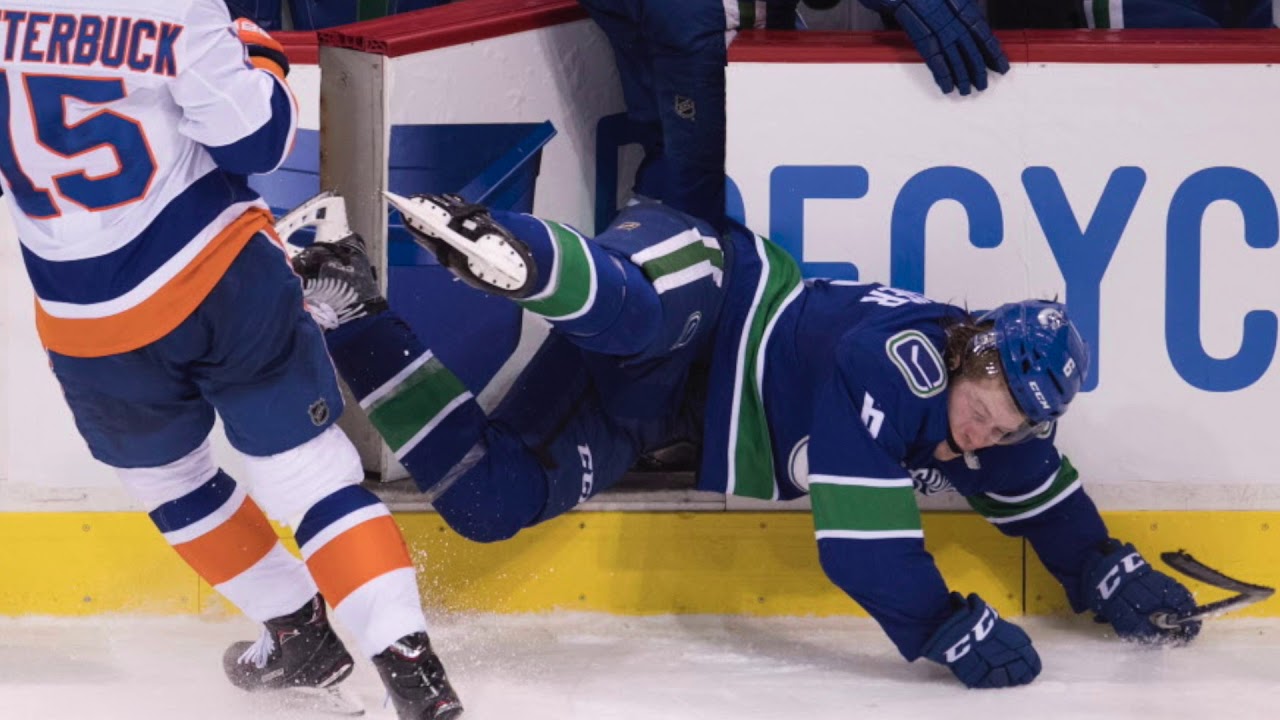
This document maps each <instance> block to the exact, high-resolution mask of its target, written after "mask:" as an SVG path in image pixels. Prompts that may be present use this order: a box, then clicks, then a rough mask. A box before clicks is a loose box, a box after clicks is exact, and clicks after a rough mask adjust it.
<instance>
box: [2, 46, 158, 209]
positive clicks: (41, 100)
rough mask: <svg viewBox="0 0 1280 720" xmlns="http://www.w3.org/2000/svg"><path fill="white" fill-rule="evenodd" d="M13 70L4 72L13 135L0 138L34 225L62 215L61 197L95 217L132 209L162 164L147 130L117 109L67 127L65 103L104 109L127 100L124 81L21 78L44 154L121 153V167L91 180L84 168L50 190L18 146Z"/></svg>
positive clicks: (12, 183)
mask: <svg viewBox="0 0 1280 720" xmlns="http://www.w3.org/2000/svg"><path fill="white" fill-rule="evenodd" d="M8 81H9V78H8V73H6V72H4V71H0V122H3V123H4V125H5V127H6V129H7V132H5V135H4V137H3V138H0V172H3V173H4V177H5V180H7V181H8V183H9V187H10V188H11V189H12V191H13V196H14V200H15V201H17V203H18V206H19V207H20V208H22V212H23V213H25V214H26V215H27V216H28V217H30V218H32V219H35V220H45V219H49V218H55V217H58V216H59V215H61V214H62V211H61V209H60V208H59V206H58V203H57V200H56V199H55V196H56V197H62V198H65V199H66V200H69V201H71V202H72V203H75V204H76V205H79V206H80V207H82V208H84V209H86V210H88V211H90V212H101V211H103V210H110V209H111V208H116V207H120V206H121V205H127V204H129V203H132V202H136V201H137V200H139V199H141V198H142V197H143V196H144V195H146V193H147V189H148V188H149V187H150V185H151V180H152V179H153V178H154V177H155V174H156V161H155V158H154V157H153V156H152V154H151V146H150V145H149V144H148V143H147V137H146V135H145V134H144V133H143V131H142V126H141V125H140V124H139V123H138V121H136V120H134V119H133V118H129V117H126V116H124V115H121V114H119V113H116V112H113V111H111V110H107V109H102V110H98V111H97V112H94V113H91V114H89V115H88V116H86V117H84V118H83V119H82V120H80V121H79V122H77V123H75V124H68V123H67V101H68V100H79V101H81V102H83V103H88V104H90V105H100V104H103V103H109V102H112V101H114V100H119V99H120V98H122V97H124V96H125V87H124V80H122V79H120V78H88V77H67V76H64V75H23V76H22V84H23V87H24V88H25V90H26V95H27V99H28V101H29V103H30V107H31V120H32V124H33V125H34V127H35V135H36V137H35V140H36V143H37V144H38V145H40V146H41V147H42V148H44V149H45V150H47V151H49V152H50V153H52V154H54V155H56V156H58V157H61V158H66V159H68V160H71V159H74V158H77V157H79V156H81V155H84V154H86V153H90V152H93V151H94V150H98V149H100V148H107V149H109V150H111V151H112V152H113V153H115V158H116V165H117V169H116V170H115V171H114V172H109V173H106V174H103V175H98V176H96V177H95V176H91V175H89V174H88V172H87V171H86V169H85V168H84V167H79V168H73V169H71V170H69V171H68V172H65V173H61V174H58V175H54V176H52V177H51V178H50V182H51V183H52V185H53V188H52V189H48V188H41V187H37V186H36V184H35V183H34V182H32V180H31V178H30V177H28V176H27V174H26V172H25V171H24V170H23V169H22V162H21V161H20V159H19V158H18V154H17V150H16V148H15V146H14V142H13V131H14V126H13V123H12V122H11V120H12V112H13V106H14V103H13V102H12V99H11V97H10V91H9V82H8Z"/></svg>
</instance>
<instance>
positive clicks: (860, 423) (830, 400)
mask: <svg viewBox="0 0 1280 720" xmlns="http://www.w3.org/2000/svg"><path fill="white" fill-rule="evenodd" d="M847 344H848V343H844V342H842V350H841V352H839V356H840V357H843V358H846V359H847V360H846V361H844V362H839V363H837V365H838V366H837V367H836V368H835V370H834V372H833V373H832V376H831V377H830V378H829V379H828V381H827V382H826V384H825V387H823V389H822V391H821V394H820V396H819V400H818V402H817V407H816V417H815V421H814V425H813V430H812V433H811V435H810V442H809V468H810V472H809V492H810V495H811V500H812V505H813V518H814V527H815V532H816V536H817V541H818V556H819V559H820V561H821V563H822V568H823V570H824V571H825V572H826V574H827V576H828V577H829V578H830V579H831V581H832V582H833V583H835V584H836V585H837V586H839V587H840V588H841V589H842V590H844V591H845V592H846V593H848V594H849V595H850V596H851V597H852V598H853V599H854V600H856V601H857V602H858V604H860V605H862V607H863V608H865V609H866V610H867V612H868V613H870V614H871V616H872V617H873V618H875V620H876V621H877V622H878V623H880V626H881V627H882V628H884V631H885V632H886V633H887V634H888V635H889V637H890V639H891V640H893V642H894V644H895V645H897V647H898V650H899V652H901V653H902V655H903V657H905V658H906V659H907V660H915V659H916V658H918V657H922V656H923V657H928V658H929V659H931V660H934V661H937V662H941V663H943V664H945V665H947V666H948V667H950V668H951V669H952V671H953V672H955V674H956V676H957V677H959V678H960V679H961V680H962V681H963V682H964V683H965V684H967V685H969V686H970V687H1001V686H1005V685H1020V684H1023V683H1027V682H1030V681H1031V680H1032V679H1033V678H1035V676H1036V674H1037V673H1039V670H1040V661H1039V658H1038V656H1036V653H1035V650H1034V649H1032V647H1031V641H1030V639H1029V638H1028V637H1027V636H1026V634H1025V633H1023V632H1022V630H1021V629H1019V628H1018V627H1017V626H1015V625H1013V624H1012V623H1009V622H1007V621H1005V620H1003V619H1001V618H999V616H998V615H996V614H995V611H994V610H992V609H991V608H990V607H988V606H987V605H986V603H985V602H983V601H982V600H981V598H979V597H978V596H977V595H970V596H969V597H968V598H964V597H962V596H960V595H959V594H958V593H957V594H952V593H950V592H948V589H947V585H946V583H945V582H944V581H943V579H942V575H941V573H939V572H938V568H937V565H936V564H935V563H934V561H933V557H932V556H931V555H930V554H929V552H928V551H927V550H926V549H925V547H924V532H923V529H922V526H921V523H920V510H919V507H918V506H917V504H916V500H915V494H914V490H913V487H912V480H911V477H910V476H909V475H908V474H907V473H906V471H905V470H904V469H903V467H902V465H901V462H900V460H899V458H901V457H902V456H903V454H904V447H903V441H902V437H901V432H902V431H901V429H900V427H901V426H900V425H899V422H898V418H896V417H895V416H894V413H895V410H897V409H898V408H897V407H895V406H896V403H894V402H893V399H892V397H890V395H892V392H890V393H888V394H887V395H886V397H882V398H877V397H875V395H874V394H873V393H872V392H871V391H870V390H868V389H867V388H866V387H864V385H863V383H862V382H860V381H859V380H857V379H856V378H859V377H862V376H864V375H865V374H864V373H860V372H859V371H858V369H857V368H856V367H854V365H855V364H856V362H857V361H856V360H854V359H850V358H856V357H858V353H859V350H857V349H855V348H852V347H844V346H846V345H847ZM907 424H910V421H908V423H907Z"/></svg>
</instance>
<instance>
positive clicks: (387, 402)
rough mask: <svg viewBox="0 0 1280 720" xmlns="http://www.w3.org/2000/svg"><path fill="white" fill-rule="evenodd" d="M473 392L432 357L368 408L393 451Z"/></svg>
mask: <svg viewBox="0 0 1280 720" xmlns="http://www.w3.org/2000/svg"><path fill="white" fill-rule="evenodd" d="M469 394H470V393H468V392H467V389H466V388H465V387H464V386H463V385H462V382H461V381H460V380H458V377H457V376H456V375H454V374H453V373H452V372H451V371H450V370H449V368H447V367H445V366H444V365H443V364H442V363H441V362H440V360H439V359H438V358H435V357H432V358H431V359H430V360H428V361H427V362H425V363H423V364H422V367H420V368H418V369H417V370H416V371H414V373H413V374H412V375H410V376H409V377H407V378H405V380H404V382H402V383H400V384H399V385H398V386H396V387H395V388H394V389H392V390H391V392H389V393H387V394H386V395H384V396H383V397H381V398H379V399H378V401H377V402H376V403H374V404H373V406H372V407H370V408H368V413H369V420H370V421H371V422H372V423H373V426H374V427H375V428H377V429H378V433H379V434H381V435H382V438H383V439H384V440H386V441H387V445H389V446H390V447H391V449H392V450H394V451H397V452H398V451H399V450H400V448H402V447H404V445H405V443H407V442H409V441H410V440H412V439H413V438H414V436H416V435H417V434H418V433H419V432H421V431H422V429H423V428H425V427H427V426H428V425H430V424H431V423H432V422H434V421H436V420H437V417H438V416H440V415H441V414H442V413H443V412H444V411H446V410H451V409H452V408H453V407H454V406H456V404H457V401H458V400H459V399H460V398H463V397H464V396H466V395H469Z"/></svg>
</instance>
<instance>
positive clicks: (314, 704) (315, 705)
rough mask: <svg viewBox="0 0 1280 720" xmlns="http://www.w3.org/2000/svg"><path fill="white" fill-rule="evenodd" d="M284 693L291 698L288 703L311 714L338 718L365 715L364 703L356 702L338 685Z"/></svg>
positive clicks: (354, 698) (289, 690)
mask: <svg viewBox="0 0 1280 720" xmlns="http://www.w3.org/2000/svg"><path fill="white" fill-rule="evenodd" d="M284 692H285V694H291V696H293V697H291V698H289V702H291V703H297V705H296V706H297V707H298V708H306V710H308V711H311V712H323V714H325V715H335V716H340V717H358V716H361V715H364V714H365V705H364V703H362V702H360V701H358V700H357V698H356V696H353V694H351V693H348V692H346V691H343V689H342V687H340V685H330V687H328V688H291V689H288V691H284Z"/></svg>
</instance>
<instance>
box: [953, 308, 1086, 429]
mask: <svg viewBox="0 0 1280 720" xmlns="http://www.w3.org/2000/svg"><path fill="white" fill-rule="evenodd" d="M977 320H978V322H979V323H985V322H990V323H992V328H991V330H990V331H988V332H986V333H983V334H982V335H981V336H979V338H975V340H977V341H978V342H979V343H980V344H982V345H985V346H986V348H988V349H997V350H999V354H1000V364H1001V367H1002V369H1003V370H1004V377H1005V381H1006V382H1007V383H1008V384H1009V392H1010V393H1011V394H1012V395H1013V399H1014V401H1015V402H1017V403H1018V408H1019V409H1020V410H1022V412H1023V414H1024V415H1026V416H1027V420H1028V422H1029V423H1030V424H1031V425H1032V426H1038V425H1043V424H1047V423H1049V422H1051V421H1053V420H1056V419H1058V418H1059V417H1061V416H1062V414H1063V413H1065V412H1066V411H1067V405H1068V404H1069V403H1070V402H1071V400H1072V399H1073V398H1074V397H1075V396H1076V393H1078V392H1080V386H1081V385H1082V384H1084V380H1085V378H1086V377H1087V376H1088V374H1089V346H1088V345H1087V344H1086V343H1085V341H1084V338H1082V337H1080V331H1079V330H1077V329H1076V326H1075V325H1074V324H1073V323H1072V322H1071V320H1070V319H1069V318H1068V317H1067V308H1066V306H1065V305H1062V304H1061V303H1056V302H1049V301H1047V300H1024V301H1023V302H1017V303H1007V304H1005V305H1001V306H1000V307H998V308H996V309H995V310H992V311H990V312H987V313H984V314H983V315H981V316H979V317H978V318H977ZM974 349H975V350H978V349H980V348H974Z"/></svg>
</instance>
